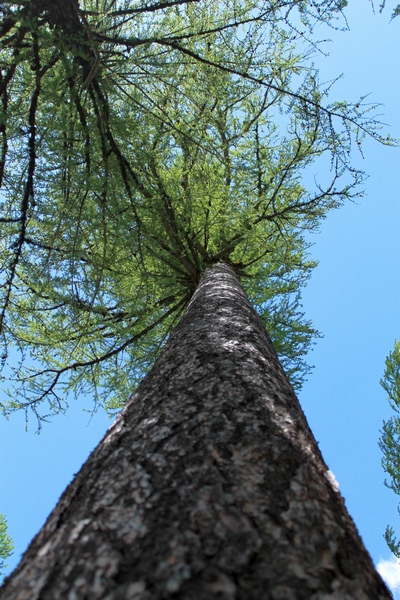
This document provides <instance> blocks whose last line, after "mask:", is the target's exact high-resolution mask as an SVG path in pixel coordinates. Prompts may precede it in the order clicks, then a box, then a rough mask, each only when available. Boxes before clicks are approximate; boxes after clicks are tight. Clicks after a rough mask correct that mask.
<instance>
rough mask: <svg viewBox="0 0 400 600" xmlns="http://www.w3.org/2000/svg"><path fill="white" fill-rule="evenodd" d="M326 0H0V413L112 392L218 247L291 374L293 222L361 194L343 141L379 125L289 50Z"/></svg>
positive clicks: (302, 367)
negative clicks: (1, 386)
mask: <svg viewBox="0 0 400 600" xmlns="http://www.w3.org/2000/svg"><path fill="white" fill-rule="evenodd" d="M345 5H346V2H345V1H343V0H315V1H312V2H311V1H310V2H307V1H299V0H292V1H288V0H240V1H236V0H229V1H228V0H226V1H223V0H219V1H213V2H209V1H207V0H187V1H183V0H174V1H173V0H171V1H167V2H154V3H153V4H148V3H145V2H140V1H134V0H81V1H80V2H78V0H69V1H65V0H33V1H32V0H20V1H19V2H3V3H2V4H1V11H2V20H1V22H0V47H1V57H2V58H1V72H0V73H1V74H0V91H1V98H2V105H1V106H2V108H1V112H0V117H1V118H0V137H1V142H0V144H1V159H0V183H1V192H0V210H1V216H0V222H1V241H0V269H1V275H0V286H1V288H0V302H1V306H0V331H1V342H2V346H3V349H2V353H1V356H2V361H3V379H4V381H8V382H9V383H8V386H9V389H8V394H9V397H10V399H9V400H4V399H3V400H2V404H1V406H2V409H3V412H4V414H6V415H8V414H9V413H10V411H12V410H17V409H23V410H25V411H26V412H27V413H28V411H29V410H32V411H33V412H34V414H35V415H36V416H37V418H38V419H39V423H40V420H41V419H43V418H45V417H46V415H48V414H53V413H56V412H58V411H60V410H64V409H65V408H66V406H67V394H68V393H69V392H73V393H74V394H76V395H79V394H82V393H86V394H91V395H92V397H93V398H94V401H95V404H103V405H104V404H106V405H107V407H108V408H109V409H110V410H112V409H113V408H118V407H120V406H121V405H122V404H123V403H124V402H125V401H126V399H127V398H128V396H129V394H130V393H131V392H132V390H133V388H134V386H135V385H136V384H137V382H138V381H139V380H140V379H141V378H142V376H143V374H144V373H145V372H146V370H147V369H148V368H149V367H150V366H151V365H152V364H153V362H154V360H155V357H156V356H157V354H158V352H159V350H160V348H161V346H162V344H163V343H164V341H165V339H166V337H167V336H168V334H169V332H170V331H171V329H172V328H173V326H174V325H175V324H176V322H177V321H178V319H179V317H180V316H181V314H182V312H183V310H184V309H185V306H186V305H187V303H188V301H189V299H190V297H191V295H192V293H193V291H194V290H195V288H196V286H197V284H198V282H199V278H200V277H201V274H202V272H203V271H204V269H206V268H207V267H209V266H212V265H213V264H216V263H217V262H219V261H225V262H226V263H228V264H230V265H231V266H232V267H233V268H234V269H235V270H236V272H237V273H238V274H239V275H240V277H241V279H242V282H243V284H244V286H245V288H246V291H247V293H248V294H249V296H250V298H251V300H252V301H253V303H254V305H255V306H256V308H257V310H258V311H259V313H260V315H261V316H262V318H263V320H264V322H265V324H266V326H267V327H268V329H269V331H270V333H271V336H272V338H273V341H274V343H275V345H276V348H277V350H278V352H279V354H280V356H281V359H282V361H283V364H284V366H285V368H286V370H287V372H288V374H289V376H290V377H291V380H292V382H293V384H294V385H295V386H297V387H299V386H300V385H301V383H302V381H303V380H304V377H305V376H306V375H307V373H308V371H309V367H308V365H307V363H306V361H305V355H306V353H307V351H308V350H309V348H310V345H311V344H312V341H313V339H314V338H315V336H316V335H317V332H316V331H315V330H314V329H313V327H312V325H311V323H310V322H309V321H307V320H306V319H305V317H304V315H303V313H302V311H301V304H300V290H301V287H302V286H303V285H304V284H305V283H306V281H307V279H308V277H309V275H310V272H311V270H312V268H313V267H314V266H315V263H314V262H312V261H311V260H310V259H309V257H308V254H307V249H308V243H307V242H306V240H305V237H304V236H305V232H309V231H313V230H315V229H316V228H317V227H318V225H319V223H320V221H321V219H323V218H324V217H325V215H326V214H327V212H328V211H329V210H330V209H332V208H336V207H338V206H340V205H341V204H342V203H343V202H344V201H345V200H347V199H352V198H354V197H355V196H356V195H358V194H359V193H360V187H359V184H360V182H361V181H362V179H363V174H362V173H361V172H359V171H357V170H355V169H353V168H352V167H351V164H350V162H349V159H350V152H351V149H352V147H356V148H357V147H359V146H360V145H361V142H362V139H363V137H364V136H365V135H368V136H372V137H374V138H376V139H378V140H380V141H382V142H384V143H388V142H387V139H386V138H383V137H380V135H379V123H377V122H376V120H375V119H374V117H373V114H374V108H375V107H374V106H371V105H366V104H364V103H363V100H360V101H359V102H357V103H356V104H349V103H347V102H331V101H330V99H329V96H330V86H327V87H325V88H324V87H322V86H321V85H320V84H319V82H318V73H317V72H316V70H315V69H314V67H313V65H312V64H311V63H310V61H309V60H308V58H307V57H308V55H309V53H310V50H312V51H317V49H318V43H317V42H316V41H314V39H313V28H314V26H316V25H320V24H321V23H325V24H326V25H328V26H338V27H339V26H344V24H345V21H344V20H343V15H342V10H343V8H344V7H345ZM371 111H372V112H371ZM44 401H45V402H46V403H47V404H45V408H43V402H44Z"/></svg>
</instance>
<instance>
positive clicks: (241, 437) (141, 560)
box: [0, 265, 391, 600]
mask: <svg viewBox="0 0 400 600" xmlns="http://www.w3.org/2000/svg"><path fill="white" fill-rule="evenodd" d="M0 597H1V600H6V599H9V600H36V599H40V600H47V599H49V600H50V599H51V600H54V599H58V598H61V599H64V598H66V599H69V600H77V599H87V600H95V599H99V598H101V599H107V600H116V599H124V600H125V599H132V600H133V599H134V600H154V599H159V598H160V599H161V598H163V599H164V598H174V599H182V600H212V599H216V598H219V599H223V600H233V599H235V600H267V599H268V600H269V599H271V600H302V599H315V600H316V599H318V600H328V599H329V600H333V599H335V600H354V599H359V600H363V599H371V600H379V599H383V598H386V599H388V598H390V597H391V595H390V593H389V592H388V590H387V589H386V587H385V585H384V584H383V582H382V580H381V578H380V576H379V575H378V574H377V573H376V571H375V569H374V566H373V564H372V562H371V559H370V557H369V555H368V553H367V551H366V550H365V548H364V546H363V544H362V541H361V539H360V537H359V535H358V533H357V531H356V528H355V526H354V524H353V521H352V520H351V518H350V517H349V515H348V513H347V511H346V509H345V507H344V504H343V500H342V498H341V496H340V494H339V493H338V491H337V490H336V489H335V487H334V485H332V483H331V481H330V478H329V473H328V471H327V466H326V465H325V463H324V461H323V459H322V457H321V454H320V452H319V449H318V446H317V444H316V442H315V440H314V437H313V435H312V433H311V431H310V429H309V427H308V424H307V422H306V419H305V417H304V415H303V412H302V410H301V408H300V405H299V402H298V400H297V398H296V396H295V395H294V393H293V391H292V388H291V387H290V385H289V383H288V381H287V379H286V377H285V375H284V373H283V371H282V368H281V366H280V364H279V362H278V359H277V357H276V354H275V352H274V349H273V347H272V344H271V342H270V340H269V338H268V335H267V333H266V331H265V329H264V327H263V325H262V323H261V321H260V319H259V317H258V316H257V314H256V313H255V311H254V310H253V308H252V307H251V305H250V303H249V301H248V299H247V297H246V295H245V294H244V292H243V290H242V288H241V287H240V284H239V282H238V280H237V279H236V277H235V275H234V273H233V271H231V269H229V268H228V267H227V266H225V265H218V266H216V267H214V268H213V269H210V270H209V271H207V272H206V274H205V276H204V278H203V280H202V282H201V283H200V285H199V287H198V289H197V291H196V292H195V294H194V296H193V298H192V300H191V303H190V305H189V308H188V310H187V312H186V314H185V315H184V317H183V318H182V321H181V323H180V324H179V325H178V327H177V328H176V330H175V331H174V333H173V335H172V336H171V338H170V340H169V341H168V344H167V346H166V348H165V350H164V351H163V353H162V355H161V356H160V358H159V360H158V361H157V363H156V365H155V366H154V368H153V370H152V371H151V373H150V374H149V375H148V376H147V377H146V378H145V380H144V381H143V383H142V384H141V386H140V387H139V388H138V390H137V392H135V394H133V396H132V397H131V398H130V400H129V402H128V404H127V406H126V407H125V409H124V410H123V411H122V413H121V415H120V416H119V417H118V418H117V420H116V421H115V423H114V424H113V425H112V426H111V427H110V429H109V431H108V433H107V434H106V436H105V437H104V438H103V440H102V441H101V443H100V444H99V446H98V447H97V448H96V450H94V452H93V453H92V454H91V456H90V457H89V459H88V460H87V462H86V463H85V465H84V466H83V467H82V469H81V471H80V472H79V473H78V474H77V476H76V477H75V479H74V480H73V482H72V483H71V484H70V486H69V487H68V488H67V490H66V491H65V493H64V494H63V496H62V497H61V499H60V501H59V503H58V505H57V507H56V508H55V510H54V511H53V512H52V514H51V515H50V517H49V519H48V521H47V523H46V524H45V525H44V527H43V528H42V530H41V531H40V532H39V534H38V535H37V536H36V538H35V539H34V540H33V542H32V544H31V545H30V547H29V548H28V550H27V552H26V553H25V555H24V557H23V559H22V561H21V563H20V565H19V566H18V567H17V569H16V571H15V572H14V573H13V574H12V576H11V577H10V578H9V579H8V580H7V581H6V583H5V585H4V587H3V588H2V591H1V593H0Z"/></svg>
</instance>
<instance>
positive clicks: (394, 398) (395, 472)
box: [379, 340, 400, 558]
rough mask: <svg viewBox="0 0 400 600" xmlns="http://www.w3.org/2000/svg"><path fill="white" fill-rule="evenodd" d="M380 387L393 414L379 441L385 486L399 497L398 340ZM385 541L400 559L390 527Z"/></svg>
mask: <svg viewBox="0 0 400 600" xmlns="http://www.w3.org/2000/svg"><path fill="white" fill-rule="evenodd" d="M381 385H382V387H383V389H384V390H385V392H386V393H387V395H388V398H389V403H390V406H391V407H392V409H393V411H394V413H395V414H394V415H393V417H391V418H390V419H389V420H388V421H384V423H383V428H382V432H381V433H382V436H381V438H380V440H379V446H380V448H381V450H382V452H383V458H382V466H383V468H384V470H385V472H386V473H387V474H388V476H389V480H385V485H387V487H388V488H390V489H392V490H393V491H394V493H395V494H398V495H400V340H398V341H396V343H395V345H394V349H393V351H392V352H391V353H390V354H389V356H388V357H387V359H386V369H385V374H384V376H383V379H382V381H381ZM399 512H400V508H399ZM385 539H386V542H387V544H388V546H389V548H390V550H391V551H392V552H393V554H394V555H395V556H397V558H400V541H399V540H397V539H396V537H395V532H394V528H393V527H392V526H388V527H387V528H386V532H385Z"/></svg>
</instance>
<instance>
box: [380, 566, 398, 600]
mask: <svg viewBox="0 0 400 600" xmlns="http://www.w3.org/2000/svg"><path fill="white" fill-rule="evenodd" d="M376 569H377V571H378V573H379V574H380V576H381V577H382V579H383V580H384V581H385V583H386V585H387V586H388V588H389V589H390V590H391V592H392V594H393V598H394V600H400V561H399V559H398V558H396V557H395V556H392V557H391V558H389V559H388V560H383V559H381V560H380V561H379V562H378V564H377V566H376Z"/></svg>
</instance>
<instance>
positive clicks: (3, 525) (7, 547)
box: [0, 514, 14, 575]
mask: <svg viewBox="0 0 400 600" xmlns="http://www.w3.org/2000/svg"><path fill="white" fill-rule="evenodd" d="M13 550H14V544H13V541H12V539H11V538H10V536H9V535H8V533H7V519H6V518H5V516H4V515H1V514H0V575H1V571H2V570H3V569H5V568H6V567H7V565H6V564H5V562H4V561H5V560H6V559H7V558H9V557H10V556H11V555H12V553H13Z"/></svg>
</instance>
